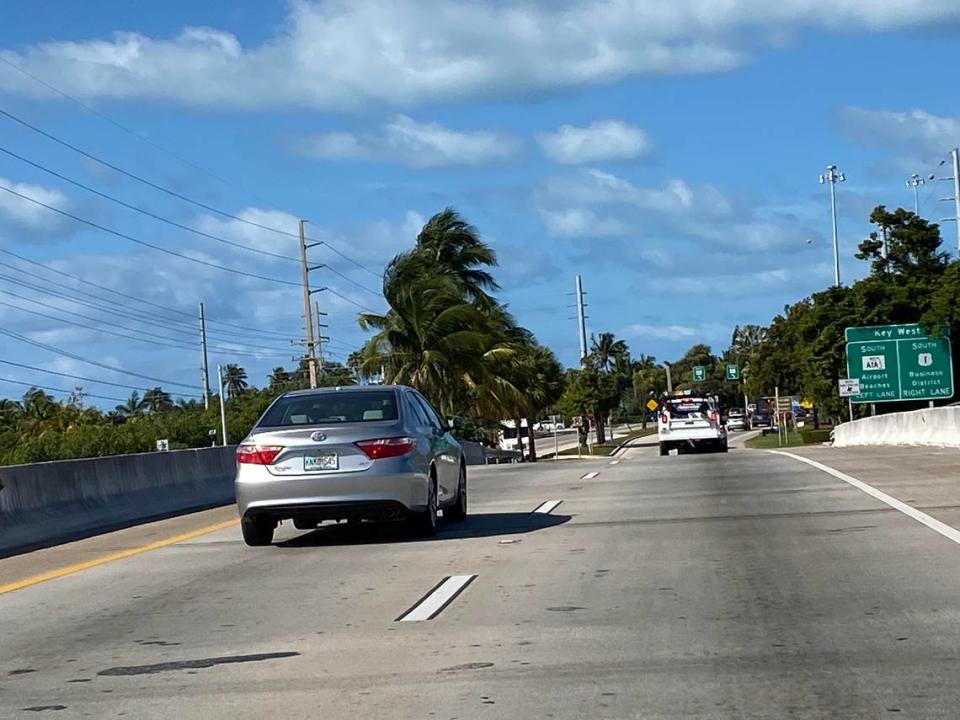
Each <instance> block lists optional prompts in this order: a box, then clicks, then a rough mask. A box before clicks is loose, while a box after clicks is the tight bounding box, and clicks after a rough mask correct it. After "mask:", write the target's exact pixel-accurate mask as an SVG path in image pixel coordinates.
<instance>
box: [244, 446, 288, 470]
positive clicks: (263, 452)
mask: <svg viewBox="0 0 960 720" xmlns="http://www.w3.org/2000/svg"><path fill="white" fill-rule="evenodd" d="M282 452H283V446H282V445H240V446H238V447H237V462H238V463H239V464H240V465H273V461H274V460H276V459H277V455H279V454H280V453H282Z"/></svg>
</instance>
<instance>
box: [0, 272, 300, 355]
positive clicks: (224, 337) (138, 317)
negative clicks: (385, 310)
mask: <svg viewBox="0 0 960 720" xmlns="http://www.w3.org/2000/svg"><path fill="white" fill-rule="evenodd" d="M0 266H3V267H10V268H13V269H15V270H17V271H18V272H22V273H23V274H25V275H27V276H29V277H38V276H37V275H35V274H33V273H28V272H25V271H22V270H19V269H18V268H15V267H14V266H12V265H10V264H8V263H4V262H0ZM39 279H40V280H42V281H43V282H51V281H50V280H47V279H46V278H42V277H41V278H39ZM0 280H5V281H7V282H9V283H12V284H14V285H18V286H20V287H24V288H27V289H28V290H33V291H34V292H38V293H40V294H42V295H49V296H50V297H55V298H57V299H60V300H68V301H69V302H72V303H76V304H78V305H83V306H84V307H88V308H91V309H92V310H97V311H99V312H102V313H106V314H108V315H112V316H118V317H123V318H127V319H129V320H133V321H134V322H138V323H141V324H144V325H150V326H151V327H153V326H154V323H155V320H156V318H153V317H150V316H145V315H143V314H139V313H136V312H131V311H129V310H126V309H123V310H121V309H118V308H114V307H107V308H105V307H103V306H102V305H98V304H96V303H91V302H88V301H86V300H81V299H80V298H77V297H74V296H72V295H69V294H66V293H63V292H60V293H57V292H53V291H52V290H48V289H47V288H45V287H42V286H40V285H34V284H33V283H29V282H26V281H25V280H20V279H19V278H14V277H10V276H9V275H4V274H2V273H0ZM52 284H53V285H56V286H59V287H61V288H64V286H63V284H62V283H56V282H54V283H52ZM64 289H68V290H70V292H72V293H78V294H80V295H85V296H86V297H90V298H93V299H94V300H99V301H101V302H104V301H105V299H104V298H101V297H98V296H97V295H94V294H92V293H86V292H84V291H82V290H78V289H75V288H64ZM7 294H8V295H9V294H10V293H9V292H7ZM22 299H24V300H27V301H28V302H37V301H36V300H34V299H33V298H22ZM39 304H42V303H39ZM54 309H56V310H60V308H54ZM62 312H68V311H66V310H64V311H62ZM73 314H76V313H73ZM96 321H97V322H101V321H100V320H96ZM169 322H180V323H184V321H181V320H171V321H169ZM127 329H128V330H133V331H134V332H140V330H139V329H134V328H127ZM167 330H169V331H170V332H174V333H179V334H181V335H186V336H187V337H189V338H190V340H191V341H192V340H193V338H194V336H195V335H196V330H195V329H193V328H191V329H189V330H186V329H181V328H179V327H168V328H167ZM209 335H210V336H211V337H215V338H216V339H217V340H219V341H220V342H228V343H234V344H238V345H240V346H241V347H242V346H243V343H238V342H237V341H236V340H235V339H234V338H233V336H232V334H230V333H222V332H220V331H218V332H217V333H216V334H214V333H209ZM167 339H169V340H175V339H176V338H167ZM285 339H288V338H285ZM179 342H184V341H183V340H179ZM272 342H276V341H272Z"/></svg>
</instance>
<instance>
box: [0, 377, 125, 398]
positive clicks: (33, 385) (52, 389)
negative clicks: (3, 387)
mask: <svg viewBox="0 0 960 720" xmlns="http://www.w3.org/2000/svg"><path fill="white" fill-rule="evenodd" d="M0 382H5V383H10V384H11V385H23V386H24V387H31V388H36V389H37V390H47V391H49V392H59V393H66V394H67V395H72V394H73V393H74V392H75V390H64V389H63V388H55V387H50V386H48V385H37V384H36V383H28V382H24V381H23V380H11V379H10V378H5V377H0ZM80 394H81V395H85V396H86V397H92V398H96V399H97V400H110V401H113V402H121V403H125V402H126V401H127V399H126V398H115V397H110V396H109V395H94V394H93V393H88V392H81V393H80Z"/></svg>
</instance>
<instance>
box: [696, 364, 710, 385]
mask: <svg viewBox="0 0 960 720" xmlns="http://www.w3.org/2000/svg"><path fill="white" fill-rule="evenodd" d="M706 379H707V369H706V368H705V367H704V366H703V365H694V366H693V381H694V382H703V381H704V380H706Z"/></svg>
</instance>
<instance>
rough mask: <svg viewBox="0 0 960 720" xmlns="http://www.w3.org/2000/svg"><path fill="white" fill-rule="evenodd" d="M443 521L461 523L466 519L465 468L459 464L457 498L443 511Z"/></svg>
mask: <svg viewBox="0 0 960 720" xmlns="http://www.w3.org/2000/svg"><path fill="white" fill-rule="evenodd" d="M443 517H444V519H445V520H452V521H453V522H462V521H463V520H466V519H467V468H466V466H465V465H463V464H462V463H461V465H460V480H459V482H458V483H457V497H456V499H455V500H454V501H453V504H452V505H450V506H449V507H445V508H444V509H443Z"/></svg>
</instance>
